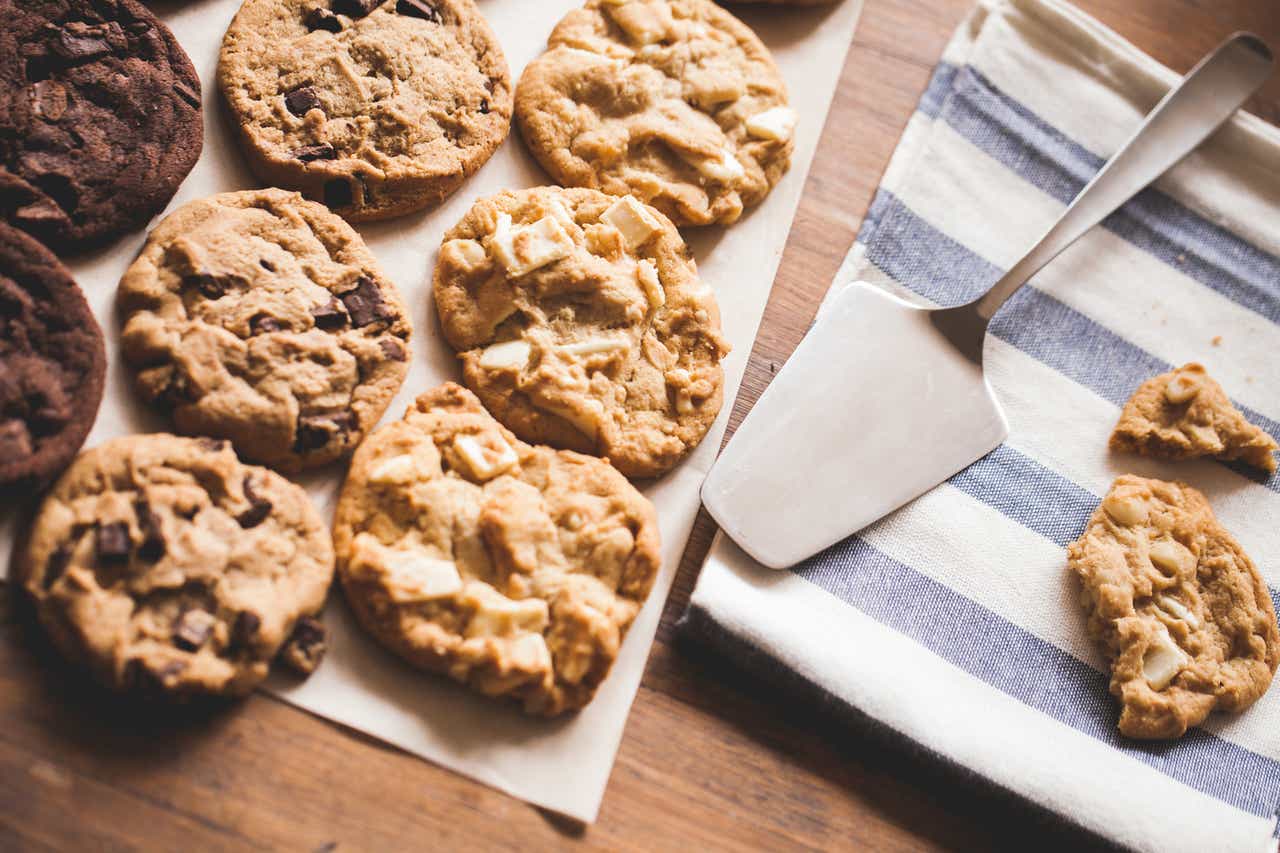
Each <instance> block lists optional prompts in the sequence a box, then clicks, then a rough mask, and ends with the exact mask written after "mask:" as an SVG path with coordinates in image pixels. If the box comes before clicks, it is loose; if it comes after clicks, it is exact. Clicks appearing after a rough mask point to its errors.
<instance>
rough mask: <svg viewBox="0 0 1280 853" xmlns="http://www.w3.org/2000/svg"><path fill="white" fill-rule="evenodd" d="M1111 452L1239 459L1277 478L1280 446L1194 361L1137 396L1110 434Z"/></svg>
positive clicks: (1146, 384) (1154, 381) (1154, 380)
mask: <svg viewBox="0 0 1280 853" xmlns="http://www.w3.org/2000/svg"><path fill="white" fill-rule="evenodd" d="M1111 449H1112V450H1121V451H1127V452H1129V453H1140V454H1142V455H1144V456H1156V457H1159V458H1162V459H1192V458H1195V457H1198V456H1212V457H1214V458H1215V459H1222V460H1225V461H1232V460H1236V459H1239V460H1241V461H1243V462H1246V463H1248V464H1249V465H1252V466H1254V467H1255V468H1260V469H1261V470H1263V471H1266V472H1267V473H1268V474H1274V473H1275V472H1276V457H1275V452H1276V450H1280V446H1278V445H1277V444H1276V440H1275V439H1274V438H1272V437H1271V436H1270V435H1269V434H1268V433H1267V432H1266V431H1264V430H1263V429H1262V428H1260V427H1257V426H1255V425H1253V424H1251V423H1249V421H1247V420H1245V417H1244V415H1243V414H1241V413H1240V411H1239V410H1238V409H1236V407H1235V406H1233V405H1232V404H1231V400H1230V399H1229V398H1228V397H1227V394H1226V392H1225V391H1223V390H1222V386H1221V385H1219V384H1218V383H1217V382H1216V381H1215V380H1214V379H1213V377H1212V376H1210V375H1209V374H1208V372H1207V371H1206V370H1205V369H1204V367H1203V366H1202V365H1199V364H1196V363H1194V362H1192V363H1190V364H1184V365H1183V366H1182V367H1179V368H1178V369H1177V370H1171V371H1169V372H1168V373H1162V374H1160V375H1159V376H1155V377H1152V378H1151V379H1148V380H1147V381H1146V382H1144V383H1142V385H1140V386H1139V387H1138V390H1137V391H1135V392H1133V396H1132V397H1131V398H1129V402H1127V403H1126V404H1125V406H1124V410H1123V411H1122V412H1121V413H1120V421H1119V423H1117V424H1116V428H1115V431H1114V432H1112V434H1111Z"/></svg>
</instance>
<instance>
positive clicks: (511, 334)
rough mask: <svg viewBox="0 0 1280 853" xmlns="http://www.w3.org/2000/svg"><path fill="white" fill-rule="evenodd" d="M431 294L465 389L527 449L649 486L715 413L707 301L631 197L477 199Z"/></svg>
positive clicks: (719, 379) (715, 315) (681, 247)
mask: <svg viewBox="0 0 1280 853" xmlns="http://www.w3.org/2000/svg"><path fill="white" fill-rule="evenodd" d="M435 296H436V306H437V309H438V313H439V315H440V323H441V326H442V327H443V329H444V334H445V337H446V338H447V339H448V341H449V343H450V344H452V345H453V347H454V349H456V350H457V351H458V353H459V355H460V357H461V358H462V363H463V371H464V375H465V377H466V383H467V385H468V387H470V388H471V390H473V391H475V392H476V394H478V395H479V397H480V399H481V400H482V401H484V404H485V406H486V408H488V409H489V411H490V412H492V413H493V415H494V417H496V418H497V419H498V420H499V421H501V422H502V423H503V424H504V425H505V426H507V427H508V428H510V429H511V430H512V431H513V432H515V433H516V435H518V436H520V437H521V438H523V439H525V440H526V441H534V442H539V443H544V444H551V445H553V446H555V447H562V448H568V449H570V450H580V451H582V452H585V453H595V454H598V455H600V456H605V457H608V459H609V460H610V461H611V462H612V463H613V464H614V465H615V466H616V467H617V468H618V470H620V471H622V473H624V474H626V475H627V476H629V477H651V476H656V475H658V474H661V473H662V472H664V471H666V470H668V469H670V468H671V467H672V466H673V465H675V464H676V463H677V462H678V461H679V460H680V459H681V458H683V457H684V456H685V454H687V453H688V452H689V451H690V450H691V449H693V448H694V447H695V446H697V444H698V442H700V441H701V440H702V437H703V436H704V435H706V432H707V430H708V429H709V428H710V426H711V424H712V422H713V421H714V420H715V417H716V414H717V413H718V412H719V411H720V405H721V402H722V397H723V382H724V377H723V371H722V370H721V368H720V361H721V359H722V358H723V357H724V356H725V354H726V353H728V351H729V346H728V344H727V343H726V342H725V340H724V338H723V337H722V336H721V334H720V311H719V309H718V308H717V306H716V301H715V297H714V296H713V295H712V292H711V288H709V287H708V286H707V285H705V284H704V283H702V282H701V281H700V280H699V278H698V272H697V267H696V266H695V264H694V262H693V260H692V258H690V257H689V254H688V250H687V249H686V248H685V244H684V241H683V240H682V239H680V235H679V233H678V232H677V231H676V229H675V227H674V226H673V225H672V224H671V222H670V221H668V220H667V219H666V217H664V216H662V215H661V214H659V213H658V212H657V211H655V210H654V209H652V208H650V207H648V206H646V205H643V204H641V203H639V202H638V201H636V200H635V198H633V197H631V196H624V197H622V198H614V197H611V196H606V195H604V194H603V193H600V192H597V191H595V190H586V189H572V190H565V189H560V188H558V187H543V188H538V189H531V190H521V191H518V192H506V193H501V194H499V195H496V196H493V197H491V198H486V199H481V200H480V201H478V202H476V204H475V206H474V207H472V208H471V211H470V212H469V213H468V214H467V215H466V216H465V217H463V219H462V221H461V222H460V223H458V225H457V226H455V227H454V228H453V229H452V230H451V231H449V232H448V233H447V234H445V238H444V243H443V245H442V246H441V249H440V258H439V261H438V263H437V265H436V274H435Z"/></svg>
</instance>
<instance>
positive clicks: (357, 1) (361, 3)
mask: <svg viewBox="0 0 1280 853" xmlns="http://www.w3.org/2000/svg"><path fill="white" fill-rule="evenodd" d="M382 3H383V0H333V4H332V5H333V11H335V12H338V13H340V14H343V15H346V16H347V17H350V18H363V17H364V16H365V15H367V14H369V13H370V12H372V11H373V10H374V9H376V8H378V7H379V6H381V5H382Z"/></svg>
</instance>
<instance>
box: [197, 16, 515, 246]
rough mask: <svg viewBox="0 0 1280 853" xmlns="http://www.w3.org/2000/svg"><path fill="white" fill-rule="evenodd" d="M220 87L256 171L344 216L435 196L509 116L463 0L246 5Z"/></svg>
mask: <svg viewBox="0 0 1280 853" xmlns="http://www.w3.org/2000/svg"><path fill="white" fill-rule="evenodd" d="M218 84H219V86H220V87H221V89H222V94H223V96H224V97H225V99H226V101H227V103H228V105H229V106H230V108H231V112H232V115H233V116H234V117H235V120H236V121H237V123H238V124H239V127H240V135H241V141H242V143H243V147H244V150H245V152H246V154H247V155H248V157H249V164H250V166H251V167H252V168H253V171H254V173H255V174H256V175H257V176H258V178H259V179H260V180H261V181H263V182H264V183H266V184H268V185H272V186H281V187H288V188H290V189H296V190H300V191H301V192H302V193H303V195H305V196H306V197H307V198H310V199H313V200H315V201H321V202H324V203H325V204H326V205H328V206H329V207H331V208H333V209H334V210H335V211H337V212H338V213H340V214H341V215H343V216H344V217H346V218H347V219H349V220H351V221H353V222H357V221H366V220H371V219H386V218H388V217H392V216H400V215H401V214H404V213H408V212H410V211H413V210H417V209H419V208H422V207H426V206H428V205H433V204H436V203H438V202H439V201H440V200H441V199H443V198H444V197H445V196H447V195H449V194H450V193H452V192H453V191H454V190H455V189H457V188H458V186H459V185H460V184H461V183H462V182H463V181H464V180H465V179H466V178H467V176H469V175H471V174H472V173H473V172H475V171H476V170H477V169H479V168H480V166H482V165H483V164H484V162H485V161H486V160H488V159H489V156H490V155H491V154H492V153H493V152H494V150H495V149H497V147H498V146H499V145H500V144H501V143H502V140H503V139H505V138H506V136H507V131H508V129H509V128H510V125H511V78H510V75H509V73H508V71H507V61H506V59H505V58H504V57H503V54H502V48H501V46H500V45H499V44H498V40H497V38H496V37H495V36H494V34H493V31H492V30H491V29H490V28H489V25H488V23H487V22H486V21H485V20H484V16H483V15H481V14H480V10H479V9H477V8H476V5H475V3H473V2H472V0H246V2H245V3H244V5H243V6H241V8H240V11H239V12H238V13H237V14H236V17H235V19H234V20H233V21H232V22H231V26H230V28H229V29H228V30H227V34H226V37H225V38H224V40H223V43H222V54H221V58H220V62H219V66H218Z"/></svg>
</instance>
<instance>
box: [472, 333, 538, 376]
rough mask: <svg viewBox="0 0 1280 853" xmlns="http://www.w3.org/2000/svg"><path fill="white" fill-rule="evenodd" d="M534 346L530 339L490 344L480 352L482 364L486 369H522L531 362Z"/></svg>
mask: <svg viewBox="0 0 1280 853" xmlns="http://www.w3.org/2000/svg"><path fill="white" fill-rule="evenodd" d="M532 352H533V347H532V346H530V344H529V342H528V341H522V340H515V341H503V342H502V343H500V344H490V345H489V346H487V347H485V348H484V350H483V351H481V353H480V366H481V367H483V368H484V369H485V370H517V371H518V370H522V369H523V368H524V366H525V365H526V364H528V363H529V356H530V354H531V353H532Z"/></svg>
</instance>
